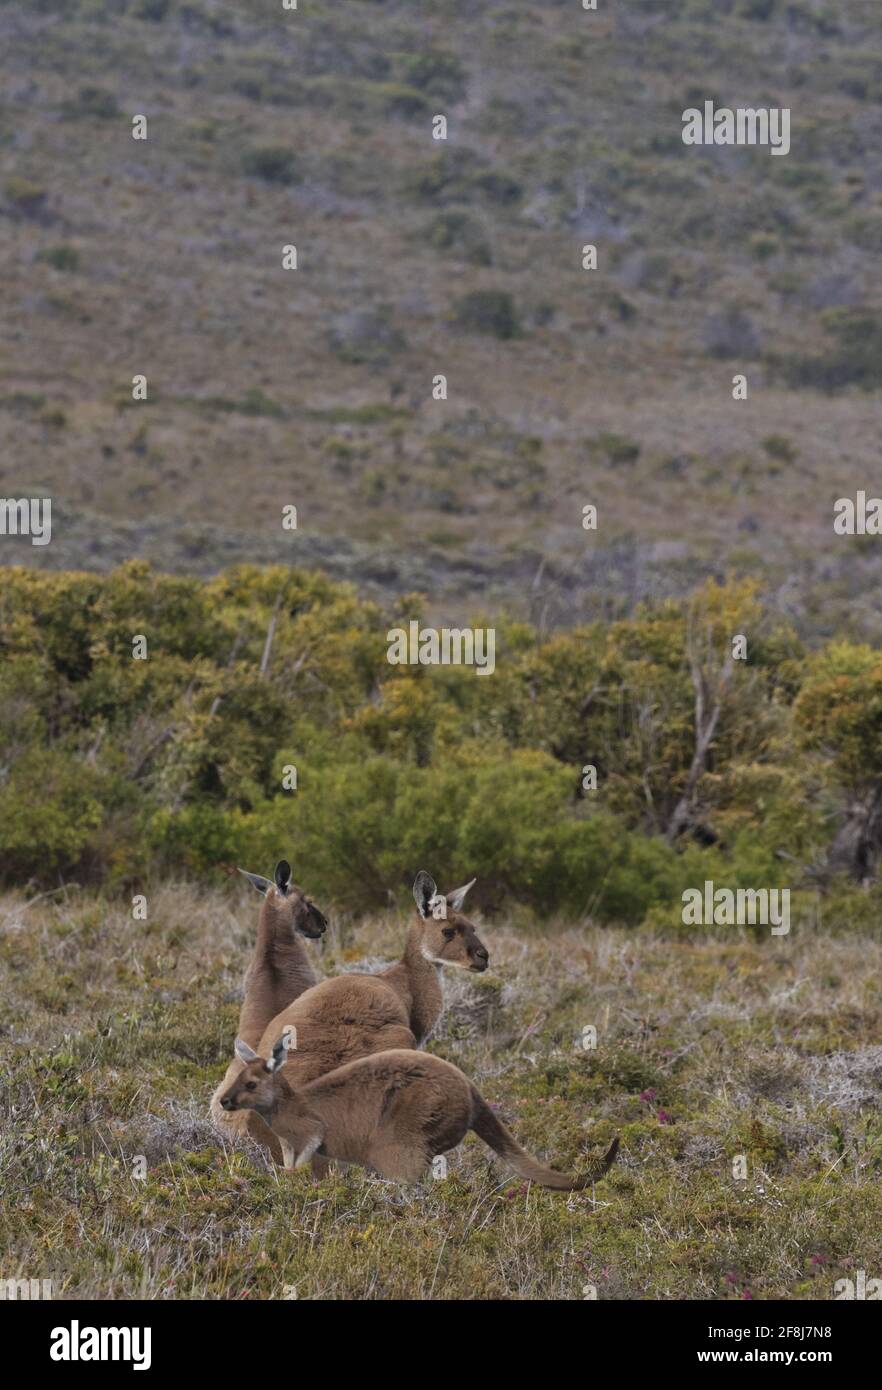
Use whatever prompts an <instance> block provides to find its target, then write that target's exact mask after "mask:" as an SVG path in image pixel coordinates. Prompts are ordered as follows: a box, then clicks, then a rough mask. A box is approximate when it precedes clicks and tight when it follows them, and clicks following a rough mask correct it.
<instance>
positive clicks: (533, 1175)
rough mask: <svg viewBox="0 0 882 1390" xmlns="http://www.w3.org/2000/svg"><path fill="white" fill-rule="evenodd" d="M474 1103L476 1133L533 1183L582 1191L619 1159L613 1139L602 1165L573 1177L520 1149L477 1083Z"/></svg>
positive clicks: (565, 1189)
mask: <svg viewBox="0 0 882 1390" xmlns="http://www.w3.org/2000/svg"><path fill="white" fill-rule="evenodd" d="M472 1106H473V1112H472V1123H471V1128H472V1129H473V1130H474V1131H475V1133H476V1134H477V1135H478V1136H479V1137H480V1138H481V1139H483V1140H484V1143H485V1144H489V1146H490V1148H491V1149H493V1150H494V1151H495V1152H496V1153H498V1154H499V1156H500V1158H504V1159H505V1161H506V1163H509V1164H510V1165H511V1167H512V1168H514V1170H515V1172H516V1173H520V1175H521V1177H523V1178H529V1180H530V1182H537V1183H539V1184H540V1186H541V1187H553V1188H556V1189H557V1190H558V1191H562V1192H581V1191H582V1189H583V1188H585V1187H590V1186H591V1184H592V1183H594V1182H599V1181H600V1179H601V1178H602V1177H603V1176H604V1175H605V1174H606V1173H608V1172H609V1170H610V1168H611V1167H612V1166H613V1164H614V1163H615V1161H616V1154H617V1153H618V1151H619V1141H618V1139H614V1140H613V1141H612V1143H611V1144H610V1146H609V1148H608V1149H607V1151H606V1153H605V1154H604V1156H603V1158H602V1160H601V1162H600V1165H599V1166H598V1167H597V1168H596V1169H594V1171H593V1172H591V1173H587V1174H586V1175H585V1176H584V1177H581V1178H572V1177H569V1176H568V1175H567V1174H566V1173H557V1172H555V1170H554V1169H553V1168H546V1167H545V1164H544V1163H540V1162H539V1161H538V1159H535V1158H532V1157H531V1156H530V1154H528V1153H527V1151H526V1149H522V1148H521V1146H520V1144H519V1143H518V1141H517V1140H516V1139H515V1137H514V1135H513V1134H510V1133H509V1131H508V1130H507V1129H506V1127H505V1125H504V1124H502V1122H501V1121H500V1120H497V1118H496V1116H495V1115H494V1114H493V1111H492V1110H491V1109H490V1107H489V1105H488V1104H487V1102H486V1101H485V1100H484V1097H483V1096H482V1095H481V1094H480V1093H479V1092H478V1091H476V1090H475V1088H474V1086H473V1087H472Z"/></svg>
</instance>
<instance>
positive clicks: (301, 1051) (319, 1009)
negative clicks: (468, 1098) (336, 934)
mask: <svg viewBox="0 0 882 1390" xmlns="http://www.w3.org/2000/svg"><path fill="white" fill-rule="evenodd" d="M474 881H475V880H474V879H472V881H471V883H466V884H465V885H464V886H463V887H462V888H457V889H455V890H454V891H453V892H452V893H448V894H447V895H446V897H445V896H444V895H442V894H441V893H439V892H438V890H437V888H436V887H435V880H434V879H433V878H431V877H430V875H429V874H427V873H426V872H425V870H422V869H421V870H420V872H419V873H418V874H417V877H416V881H415V883H414V886H413V894H414V898H415V899H416V904H417V909H418V911H419V917H418V919H417V921H416V922H414V924H413V926H412V927H411V929H410V931H409V932H408V936H407V943H406V945H405V948H404V955H403V957H402V958H401V960H400V961H399V962H398V964H397V965H392V966H390V967H389V969H388V970H383V971H381V972H380V973H379V974H378V975H363V974H361V973H359V972H356V971H350V972H347V973H346V974H344V975H335V976H333V977H332V978H331V979H330V980H323V981H322V983H321V984H320V985H315V986H314V987H313V988H312V989H309V990H307V991H306V993H304V994H301V995H300V997H299V998H298V999H295V1000H294V1002H293V1003H292V1004H289V1005H288V1007H287V1008H286V1009H283V1010H282V1012H281V1013H280V1014H277V1015H276V1017H275V1018H274V1019H272V1021H271V1022H269V1023H268V1024H267V1026H266V1028H265V1029H264V1031H263V1036H262V1038H261V1039H260V1042H259V1044H255V1042H254V1040H253V1039H251V1038H244V1041H245V1042H246V1043H248V1045H249V1046H250V1047H255V1046H257V1050H258V1051H259V1052H260V1053H262V1054H263V1055H264V1056H268V1055H269V1052H270V1050H271V1048H272V1047H273V1044H274V1043H275V1040H276V1038H277V1037H278V1036H279V1034H280V1033H281V1032H283V1031H284V1030H285V1029H287V1028H293V1030H294V1036H296V1039H297V1043H296V1051H294V1050H292V1051H291V1053H290V1054H289V1056H288V1062H287V1076H288V1080H289V1081H290V1083H291V1085H295V1086H303V1085H305V1084H306V1083H307V1082H308V1081H314V1080H315V1079H316V1077H319V1076H324V1074H325V1073H326V1072H329V1071H333V1070H334V1068H335V1067H339V1066H342V1065H343V1063H344V1062H351V1061H354V1060H355V1059H356V1058H357V1057H367V1056H369V1055H370V1054H371V1053H374V1052H386V1051H388V1050H389V1049H390V1048H394V1047H413V1048H416V1047H422V1045H423V1044H424V1043H425V1042H426V1040H427V1039H428V1037H429V1035H430V1033H431V1032H432V1029H433V1028H434V1027H435V1025H436V1024H437V1022H438V1019H439V1018H440V1017H441V1012H442V1010H443V1007H444V993H443V990H442V988H441V981H440V979H439V975H440V969H441V966H442V965H456V966H459V967H461V968H462V969H466V970H473V971H483V970H486V969H487V964H488V961H489V956H488V954H487V951H486V949H485V947H484V945H483V944H482V942H481V940H480V939H479V937H478V934H477V932H476V931H475V928H474V927H473V926H472V923H471V922H470V921H469V920H468V918H467V917H463V916H462V915H461V914H460V911H459V909H460V908H461V907H462V903H463V899H464V898H465V895H466V893H467V892H468V891H469V889H470V888H471V886H472V884H473V883H474ZM316 1167H317V1168H318V1167H320V1165H316Z"/></svg>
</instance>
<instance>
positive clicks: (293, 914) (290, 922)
mask: <svg viewBox="0 0 882 1390" xmlns="http://www.w3.org/2000/svg"><path fill="white" fill-rule="evenodd" d="M239 872H240V873H243V874H245V877H246V878H247V879H248V881H249V883H251V884H252V885H253V886H254V887H255V888H256V889H257V891H258V892H259V893H262V894H263V903H262V904H261V908H260V919H259V921H258V924H257V941H256V943H255V947H254V953H253V955H252V957H251V960H250V962H249V965H248V970H247V971H246V974H245V997H244V999H243V1000H242V1008H241V1011H240V1013H239V1037H240V1038H242V1039H244V1041H245V1042H246V1043H248V1044H250V1045H251V1046H254V1047H256V1046H257V1044H258V1043H259V1041H260V1039H261V1037H262V1036H263V1033H264V1030H265V1029H266V1026H267V1024H268V1023H269V1021H270V1019H272V1018H274V1017H275V1016H276V1015H277V1014H278V1013H279V1012H280V1011H281V1010H282V1009H284V1008H285V1005H286V1004H290V1002H291V1000H292V999H296V998H297V996H298V995H299V994H302V993H303V992H304V990H307V989H310V988H311V987H312V986H313V985H314V984H315V982H316V977H315V971H314V970H313V968H312V966H311V964H310V961H309V957H308V956H307V954H306V949H305V947H304V945H303V940H302V938H303V937H307V938H309V939H311V940H315V939H316V938H318V937H320V936H322V935H323V934H324V931H325V928H326V926H327V925H328V924H327V921H326V920H325V918H324V917H323V915H322V914H321V912H319V910H318V908H317V907H316V906H315V904H314V903H313V902H312V901H311V899H309V898H308V897H307V896H306V895H305V893H304V892H303V890H302V888H298V887H297V885H296V884H294V883H292V882H291V865H290V864H289V863H288V862H287V860H285V859H282V860H280V862H279V863H278V864H277V865H276V872H275V882H274V883H271V882H270V880H269V879H268V878H263V877H261V875H260V874H249V873H246V872H245V870H244V869H240V871H239ZM241 1069H242V1063H241V1062H240V1061H238V1060H234V1061H232V1062H231V1063H230V1065H229V1066H228V1067H227V1074H226V1076H225V1077H224V1079H223V1081H222V1082H221V1084H220V1086H219V1087H218V1088H217V1090H216V1091H215V1093H214V1095H213V1096H212V1099H211V1115H212V1118H213V1119H214V1120H215V1122H216V1123H217V1124H220V1125H222V1126H223V1127H224V1128H225V1129H228V1130H232V1131H233V1132H234V1133H237V1134H249V1135H250V1136H251V1138H252V1139H256V1140H258V1142H260V1143H262V1144H264V1145H265V1146H266V1147H268V1148H270V1149H271V1150H272V1152H273V1157H274V1158H275V1159H276V1161H277V1162H279V1163H281V1161H282V1151H281V1148H280V1146H279V1142H278V1140H277V1139H276V1138H275V1136H274V1135H273V1134H272V1132H271V1130H269V1129H268V1127H267V1125H266V1124H265V1123H264V1121H263V1120H262V1119H261V1117H260V1116H259V1115H258V1114H257V1113H256V1112H254V1111H251V1112H243V1113H242V1114H236V1115H230V1114H228V1113H226V1112H225V1111H224V1110H223V1109H222V1108H221V1105H220V1097H221V1095H222V1094H223V1092H224V1091H225V1090H226V1088H227V1087H228V1086H229V1084H230V1082H231V1081H233V1079H234V1078H235V1077H236V1076H237V1075H238V1074H239V1072H240V1071H241Z"/></svg>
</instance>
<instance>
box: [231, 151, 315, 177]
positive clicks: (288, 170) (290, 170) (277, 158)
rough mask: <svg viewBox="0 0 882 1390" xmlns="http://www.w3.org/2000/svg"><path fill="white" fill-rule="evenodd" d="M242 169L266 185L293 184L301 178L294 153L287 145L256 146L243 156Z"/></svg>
mask: <svg viewBox="0 0 882 1390" xmlns="http://www.w3.org/2000/svg"><path fill="white" fill-rule="evenodd" d="M242 168H243V169H244V170H245V173H246V174H248V175H249V177H250V178H255V179H263V180H264V182H265V183H278V184H292V183H298V182H299V181H300V178H301V173H300V167H299V164H298V161H297V159H296V157H295V155H294V152H293V150H289V149H288V147H287V146H286V145H255V146H254V148H253V149H250V150H246V152H245V154H244V155H243V156H242Z"/></svg>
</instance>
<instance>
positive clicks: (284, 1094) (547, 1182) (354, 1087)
mask: <svg viewBox="0 0 882 1390" xmlns="http://www.w3.org/2000/svg"><path fill="white" fill-rule="evenodd" d="M289 1045H290V1044H289V1035H288V1034H283V1035H282V1037H280V1038H279V1039H278V1040H277V1041H276V1043H275V1045H274V1047H273V1049H272V1052H271V1054H270V1056H269V1059H268V1060H266V1061H265V1060H264V1059H263V1057H258V1056H257V1055H256V1053H255V1052H254V1051H253V1049H252V1048H250V1047H248V1046H247V1044H246V1043H244V1042H243V1041H242V1040H241V1038H239V1039H237V1040H236V1052H237V1053H238V1055H239V1057H240V1058H241V1059H242V1061H243V1062H244V1063H245V1065H244V1066H243V1068H242V1071H241V1072H240V1073H239V1075H238V1076H237V1077H236V1079H235V1081H234V1082H233V1083H232V1085H231V1086H229V1087H228V1088H227V1090H226V1092H225V1093H224V1095H223V1096H222V1097H221V1105H222V1107H223V1108H224V1109H225V1110H231V1111H233V1112H234V1113H235V1112H237V1111H241V1110H243V1109H245V1108H246V1107H247V1108H248V1109H251V1110H256V1111H257V1112H258V1114H260V1115H261V1116H263V1117H264V1118H265V1119H266V1122H267V1123H268V1124H269V1125H270V1126H271V1128H272V1130H273V1132H274V1133H275V1134H276V1135H277V1136H278V1138H279V1140H280V1141H281V1145H282V1152H283V1153H284V1155H285V1167H286V1168H299V1167H300V1166H301V1164H303V1163H306V1162H307V1161H308V1160H309V1159H311V1158H312V1157H313V1155H314V1154H318V1155H320V1156H321V1157H323V1158H326V1159H327V1158H338V1159H343V1160H344V1161H346V1162H349V1163H360V1164H364V1165H370V1167H372V1168H374V1169H376V1171H377V1172H378V1173H380V1174H381V1175H382V1176H383V1177H385V1178H399V1179H401V1180H402V1181H404V1182H416V1181H417V1180H418V1179H419V1178H420V1177H422V1176H423V1174H424V1173H425V1171H426V1168H427V1167H428V1165H429V1164H430V1163H431V1161H432V1159H433V1158H434V1157H435V1156H436V1155H437V1154H443V1153H446V1152H447V1151H448V1149H453V1148H455V1147H456V1145H457V1144H459V1143H461V1141H462V1140H463V1139H464V1138H465V1136H466V1134H467V1133H468V1132H469V1130H470V1129H471V1130H474V1132H475V1133H476V1134H477V1135H479V1137H480V1138H481V1139H483V1140H484V1143H485V1144H489V1146H490V1148H491V1149H494V1150H495V1152H496V1153H498V1154H499V1156H500V1157H501V1158H503V1159H505V1161H506V1162H507V1163H509V1164H510V1165H511V1166H512V1168H514V1169H515V1171H516V1172H518V1173H520V1174H521V1176H522V1177H524V1178H528V1179H529V1180H530V1182H536V1183H540V1184H541V1186H542V1187H552V1188H556V1189H557V1190H558V1191H561V1192H580V1191H581V1190H582V1189H583V1188H585V1187H589V1186H590V1184H591V1183H594V1182H597V1181H599V1179H600V1178H602V1177H603V1176H604V1174H605V1173H607V1172H608V1171H609V1169H610V1168H611V1167H612V1165H613V1163H614V1162H615V1159H616V1154H617V1153H618V1149H619V1141H618V1139H614V1140H613V1142H612V1144H611V1145H610V1147H609V1148H608V1149H607V1151H606V1154H605V1155H604V1157H603V1159H602V1160H601V1162H600V1164H599V1165H598V1167H596V1168H595V1169H594V1171H593V1172H591V1173H588V1174H586V1175H585V1176H583V1177H579V1178H573V1177H569V1176H568V1175H567V1174H566V1173H558V1172H556V1171H555V1169H553V1168H546V1167H545V1165H544V1164H543V1163H540V1162H539V1161H538V1160H537V1159H535V1158H532V1157H531V1156H530V1154H528V1153H527V1152H526V1150H524V1149H522V1148H521V1146H520V1144H519V1143H518V1142H517V1140H516V1139H515V1138H514V1136H513V1135H511V1134H510V1133H509V1131H508V1130H507V1129H506V1128H505V1125H503V1124H502V1123H501V1122H500V1121H499V1120H497V1118H496V1116H495V1115H494V1114H493V1111H492V1110H491V1109H490V1107H489V1105H488V1104H487V1102H486V1101H485V1100H484V1098H483V1097H482V1096H481V1095H480V1093H479V1092H478V1091H477V1090H476V1089H475V1087H474V1086H473V1085H472V1084H471V1082H470V1081H469V1079H468V1077H467V1076H465V1075H464V1074H463V1073H462V1072H461V1071H460V1070H459V1068H458V1067H454V1066H453V1065H452V1064H451V1063H450V1062H445V1061H444V1060H443V1059H442V1058H441V1057H434V1056H433V1055H432V1054H431V1053H427V1052H424V1053H415V1052H412V1051H407V1050H405V1049H401V1048H396V1049H393V1050H392V1051H389V1052H379V1053H376V1054H375V1055H374V1056H371V1057H361V1058H359V1060H358V1061H356V1062H349V1063H347V1065H346V1066H344V1067H338V1068H337V1070H336V1071H333V1072H329V1073H328V1075H327V1076H322V1077H320V1078H319V1079H318V1080H317V1081H311V1082H310V1083H309V1085H307V1086H297V1087H296V1088H295V1087H292V1086H291V1085H289V1083H288V1081H287V1080H286V1078H285V1074H284V1073H285V1072H286V1071H288V1070H289V1068H290V1062H289V1063H288V1065H287V1066H285V1065H284V1064H285V1062H286V1061H287V1059H288V1058H289V1056H290V1053H289V1051H288V1048H289Z"/></svg>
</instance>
